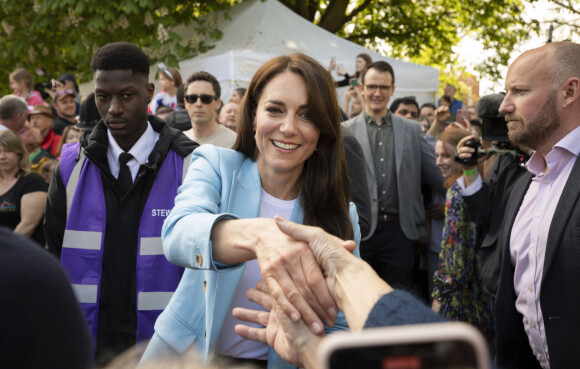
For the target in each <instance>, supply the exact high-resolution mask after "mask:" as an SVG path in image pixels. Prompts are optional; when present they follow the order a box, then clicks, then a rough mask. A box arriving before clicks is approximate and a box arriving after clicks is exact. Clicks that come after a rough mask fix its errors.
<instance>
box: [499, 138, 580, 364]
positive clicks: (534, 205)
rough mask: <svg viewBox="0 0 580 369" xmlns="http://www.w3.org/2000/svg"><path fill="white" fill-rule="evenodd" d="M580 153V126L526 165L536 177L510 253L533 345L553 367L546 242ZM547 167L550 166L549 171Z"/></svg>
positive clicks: (520, 307)
mask: <svg viewBox="0 0 580 369" xmlns="http://www.w3.org/2000/svg"><path fill="white" fill-rule="evenodd" d="M579 153H580V127H578V128H576V129H575V130H573V131H572V132H570V133H569V134H568V135H567V136H565V137H564V138H563V139H561V140H560V141H559V142H558V143H557V144H556V145H554V147H553V148H552V151H550V152H549V153H548V155H547V156H546V160H544V157H543V156H542V155H541V154H540V153H537V152H536V153H534V155H532V157H531V158H530V160H529V161H528V163H527V164H526V168H527V170H528V171H529V172H530V173H532V174H533V175H534V177H533V178H532V182H531V184H530V187H529V188H528V191H527V193H526V195H525V197H524V200H523V202H522V205H521V206H520V209H519V212H518V214H517V216H516V219H515V222H514V226H513V228H512V232H511V238H510V255H511V262H512V265H513V266H514V268H515V272H514V290H515V293H516V296H517V300H516V309H517V310H518V312H520V313H521V314H522V315H523V324H524V330H525V331H526V334H527V336H528V340H529V342H530V347H531V349H532V352H533V353H534V355H535V356H536V358H537V359H538V361H539V362H540V364H541V366H542V368H550V363H549V357H550V356H549V352H548V344H547V341H546V331H545V328H544V320H543V317H542V308H541V306H540V292H541V291H540V289H541V281H542V275H543V272H544V258H545V255H546V243H547V240H548V232H549V230H550V225H551V223H552V217H553V216H554V211H555V210H556V205H557V204H558V200H559V199H560V195H561V194H562V190H563V189H564V186H565V185H566V182H567V180H568V177H569V175H570V172H571V171H572V167H573V166H574V163H575V162H576V158H577V157H578V154H579ZM544 168H547V171H546V172H545V173H544Z"/></svg>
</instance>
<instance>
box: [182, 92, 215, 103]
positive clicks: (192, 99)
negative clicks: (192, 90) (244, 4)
mask: <svg viewBox="0 0 580 369" xmlns="http://www.w3.org/2000/svg"><path fill="white" fill-rule="evenodd" d="M198 98H199V99H200V100H201V102H202V103H204V104H206V105H207V104H211V102H212V101H214V100H217V96H214V95H207V94H201V95H196V94H193V95H185V101H187V102H188V103H190V104H195V103H196V102H197V99H198Z"/></svg>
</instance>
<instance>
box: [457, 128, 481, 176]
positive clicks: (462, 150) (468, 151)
mask: <svg viewBox="0 0 580 369" xmlns="http://www.w3.org/2000/svg"><path fill="white" fill-rule="evenodd" d="M475 139H478V137H477V136H474V135H470V136H466V137H463V138H462V139H461V141H459V143H458V144H457V148H456V151H457V156H458V157H459V158H460V159H469V158H471V156H472V155H473V154H474V153H475V149H474V148H473V147H469V146H465V143H466V142H467V141H469V140H475ZM473 168H475V166H473V165H472V166H469V165H463V170H466V171H468V170H471V169H473Z"/></svg>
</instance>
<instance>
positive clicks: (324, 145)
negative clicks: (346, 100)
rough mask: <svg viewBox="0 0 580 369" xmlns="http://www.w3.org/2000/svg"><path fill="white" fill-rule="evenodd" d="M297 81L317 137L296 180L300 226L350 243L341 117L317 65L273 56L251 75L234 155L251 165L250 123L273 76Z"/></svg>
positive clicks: (305, 58)
mask: <svg viewBox="0 0 580 369" xmlns="http://www.w3.org/2000/svg"><path fill="white" fill-rule="evenodd" d="M284 72H290V73H294V74H296V75H299V76H300V77H302V79H303V80H304V82H305V84H306V87H307V89H308V112H309V114H310V116H311V118H312V122H313V124H314V125H315V126H316V127H317V128H318V130H319V131H320V137H319V139H318V144H317V148H316V151H314V153H313V154H312V155H311V156H310V157H309V158H308V159H307V160H306V162H305V163H304V169H303V171H302V174H301V176H300V179H299V186H300V204H301V205H302V207H303V209H304V224H306V225H312V226H318V227H321V228H322V229H324V230H325V231H326V232H328V233H330V234H333V235H335V236H337V237H340V238H342V239H352V238H353V236H354V234H353V229H352V224H351V222H350V217H349V200H350V198H349V183H348V175H347V169H346V159H345V154H344V147H343V143H342V133H341V125H340V122H341V121H342V117H341V114H340V108H339V107H338V102H337V101H336V93H335V88H334V81H333V80H332V77H331V76H330V73H328V71H327V70H326V68H324V67H323V66H322V65H320V64H319V63H318V62H317V61H315V60H314V59H312V58H310V57H309V56H306V55H304V54H301V53H297V54H292V55H285V56H278V57H276V58H274V59H271V60H269V61H268V62H266V63H265V64H264V65H262V67H260V69H258V71H257V72H256V73H255V74H254V77H253V78H252V81H251V82H250V85H249V86H248V90H247V91H246V94H245V95H244V98H243V99H242V102H241V105H240V111H239V112H238V118H237V119H238V137H237V139H236V143H235V144H234V147H233V148H234V150H236V151H239V152H242V153H244V154H245V155H247V156H249V157H251V158H252V160H256V159H257V157H258V154H259V153H258V148H257V146H256V139H255V137H254V136H255V132H254V118H255V116H256V110H257V107H258V101H259V99H260V95H261V94H262V91H263V90H264V88H265V87H266V85H267V84H268V83H269V82H270V81H271V80H272V79H273V78H274V77H276V76H277V75H279V74H281V73H284Z"/></svg>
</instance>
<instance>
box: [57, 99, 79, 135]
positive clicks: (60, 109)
mask: <svg viewBox="0 0 580 369" xmlns="http://www.w3.org/2000/svg"><path fill="white" fill-rule="evenodd" d="M76 95H77V94H76V92H75V90H73V89H72V88H65V89H62V90H58V91H56V93H55V94H54V98H53V99H52V106H53V107H54V110H55V111H56V115H57V117H56V119H55V120H54V123H53V125H52V130H53V131H54V133H55V134H57V135H62V131H63V130H64V129H65V127H66V126H71V125H73V124H76V123H77V122H76V120H75V117H76V115H77V105H76V103H75V97H76Z"/></svg>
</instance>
